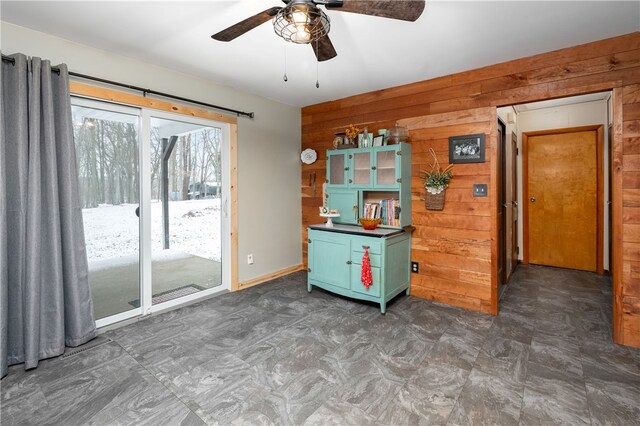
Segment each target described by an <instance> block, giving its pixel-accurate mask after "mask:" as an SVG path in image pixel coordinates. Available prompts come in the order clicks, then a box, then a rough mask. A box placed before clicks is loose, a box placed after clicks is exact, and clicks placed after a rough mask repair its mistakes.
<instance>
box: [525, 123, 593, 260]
mask: <svg viewBox="0 0 640 426" xmlns="http://www.w3.org/2000/svg"><path fill="white" fill-rule="evenodd" d="M597 136H598V135H597V132H596V131H595V130H588V131H575V132H564V133H556V134H543V135H535V136H528V137H527V152H526V158H527V180H528V182H527V191H526V193H525V197H526V198H525V200H524V201H525V202H526V203H527V204H528V208H527V210H528V214H527V216H528V223H526V224H525V225H528V233H527V235H528V252H527V253H528V261H529V263H534V264H538V265H549V266H557V267H562V268H570V269H580V270H585V271H594V272H595V271H596V267H597V253H598V241H597V238H598V237H597V235H598V161H597V158H598V152H597V139H598V138H597Z"/></svg>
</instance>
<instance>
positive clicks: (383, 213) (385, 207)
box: [363, 198, 400, 226]
mask: <svg viewBox="0 0 640 426" xmlns="http://www.w3.org/2000/svg"><path fill="white" fill-rule="evenodd" d="M363 213H364V217H365V218H367V219H382V225H387V226H400V200H396V199H393V198H392V199H388V200H380V202H379V203H365V204H364V212H363Z"/></svg>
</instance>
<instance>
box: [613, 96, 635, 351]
mask: <svg viewBox="0 0 640 426" xmlns="http://www.w3.org/2000/svg"><path fill="white" fill-rule="evenodd" d="M618 151H620V152H621V154H622V163H621V168H622V185H621V186H622V191H621V192H622V197H621V198H622V233H621V234H622V238H621V239H622V285H621V287H620V288H621V292H622V295H621V299H622V300H621V303H620V304H619V305H620V308H621V310H622V318H621V321H620V322H619V324H620V325H619V327H620V330H619V334H622V336H623V340H622V341H623V342H624V344H627V345H631V346H636V347H640V320H638V318H640V84H632V85H626V86H624V87H623V89H622V147H621V149H619V150H618Z"/></svg>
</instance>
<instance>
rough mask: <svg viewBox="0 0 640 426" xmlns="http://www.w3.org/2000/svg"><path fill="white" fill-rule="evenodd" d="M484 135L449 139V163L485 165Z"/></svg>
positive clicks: (478, 134)
mask: <svg viewBox="0 0 640 426" xmlns="http://www.w3.org/2000/svg"><path fill="white" fill-rule="evenodd" d="M484 151H485V147H484V133H477V134H475V135H463V136H451V137H449V163H450V164H460V163H484Z"/></svg>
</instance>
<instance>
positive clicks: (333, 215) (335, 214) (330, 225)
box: [320, 213, 340, 228]
mask: <svg viewBox="0 0 640 426" xmlns="http://www.w3.org/2000/svg"><path fill="white" fill-rule="evenodd" d="M320 216H322V217H326V218H327V223H325V225H324V226H325V227H327V228H333V221H332V220H331V218H332V217H340V213H326V214H323V213H320Z"/></svg>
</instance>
